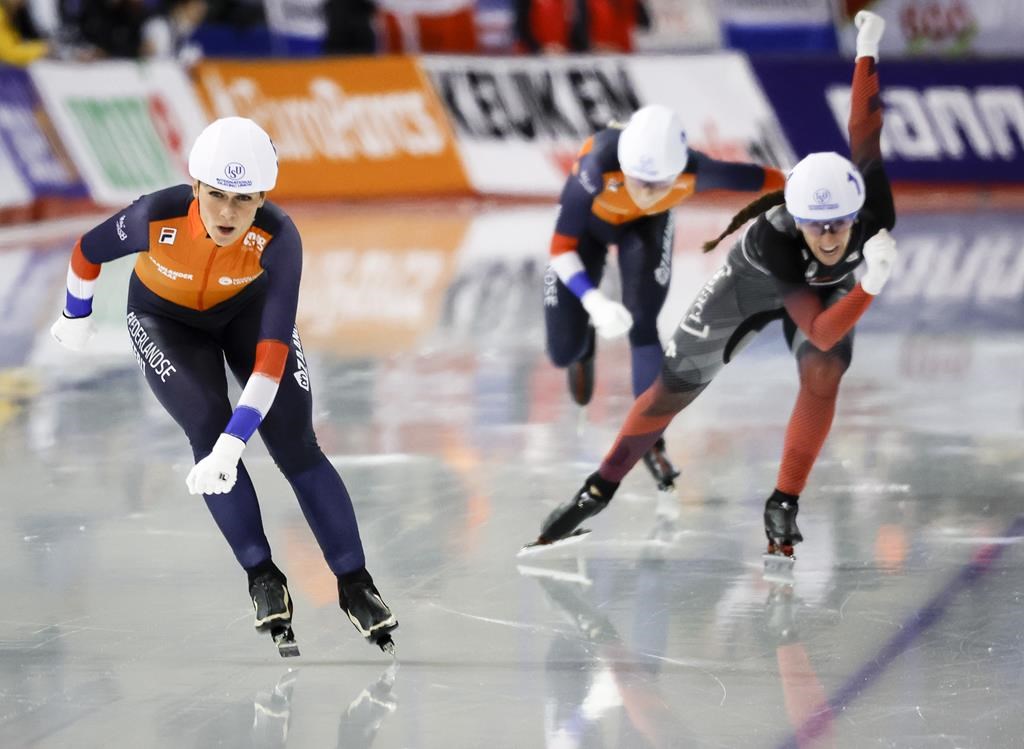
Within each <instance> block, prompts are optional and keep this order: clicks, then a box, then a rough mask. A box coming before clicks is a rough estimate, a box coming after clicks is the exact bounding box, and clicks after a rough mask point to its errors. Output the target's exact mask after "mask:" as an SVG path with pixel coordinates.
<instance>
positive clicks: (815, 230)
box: [793, 213, 857, 237]
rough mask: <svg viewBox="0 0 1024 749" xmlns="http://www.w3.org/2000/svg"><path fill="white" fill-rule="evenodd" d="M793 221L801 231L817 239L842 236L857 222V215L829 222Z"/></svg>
mask: <svg viewBox="0 0 1024 749" xmlns="http://www.w3.org/2000/svg"><path fill="white" fill-rule="evenodd" d="M793 220H794V221H796V225H797V226H799V227H800V228H801V229H806V230H807V231H809V232H810V233H811V234H812V235H813V236H815V237H821V236H824V235H825V234H841V233H842V232H844V231H846V230H847V229H849V228H850V227H851V226H853V222H854V221H856V220H857V214H856V213H851V214H850V215H849V216H840V217H839V218H834V219H830V220H829V221H814V220H810V219H803V218H794V219H793Z"/></svg>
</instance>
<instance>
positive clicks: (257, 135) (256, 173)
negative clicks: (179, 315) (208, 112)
mask: <svg viewBox="0 0 1024 749" xmlns="http://www.w3.org/2000/svg"><path fill="white" fill-rule="evenodd" d="M188 173H189V174H190V175H191V176H192V179H195V180H198V181H199V182H203V183H204V184H207V185H209V186H210V187H218V188H220V189H222V190H230V191H232V192H265V191H267V190H272V189H273V188H274V185H275V184H277V150H276V149H275V148H274V144H273V142H272V141H271V140H270V136H269V135H267V133H266V131H265V130H264V129H263V128H261V127H260V126H259V125H257V124H256V123H255V122H253V121H252V120H250V119H247V118H245V117H222V118H221V119H219V120H215V121H213V122H211V123H210V124H209V125H207V126H206V129H204V130H203V132H201V133H200V134H199V137H198V138H196V142H195V144H193V146H192V151H191V152H190V153H189V155H188Z"/></svg>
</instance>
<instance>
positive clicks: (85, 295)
mask: <svg viewBox="0 0 1024 749" xmlns="http://www.w3.org/2000/svg"><path fill="white" fill-rule="evenodd" d="M99 275H100V264H99V263H91V262H89V261H88V260H87V259H86V257H85V255H83V254H82V240H78V241H77V242H75V249H74V250H73V251H72V252H71V263H70V264H69V265H68V288H67V297H66V299H65V302H64V314H65V315H66V316H68V317H88V316H89V315H90V314H92V297H93V294H94V293H95V289H96V279H97V278H99Z"/></svg>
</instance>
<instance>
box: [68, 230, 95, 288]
mask: <svg viewBox="0 0 1024 749" xmlns="http://www.w3.org/2000/svg"><path fill="white" fill-rule="evenodd" d="M71 270H73V271H74V273H75V275H76V276H78V277H79V278H81V279H82V280H83V281H95V280H96V278H97V277H98V276H99V275H100V264H99V263H92V262H89V260H87V259H86V257H85V255H84V254H82V240H81V239H79V240H78V241H77V242H75V249H73V250H72V251H71Z"/></svg>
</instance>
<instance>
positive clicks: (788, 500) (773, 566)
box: [764, 489, 804, 573]
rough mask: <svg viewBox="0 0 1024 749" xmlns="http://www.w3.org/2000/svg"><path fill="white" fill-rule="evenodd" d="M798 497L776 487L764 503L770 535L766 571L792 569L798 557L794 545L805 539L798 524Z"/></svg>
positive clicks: (765, 526)
mask: <svg viewBox="0 0 1024 749" xmlns="http://www.w3.org/2000/svg"><path fill="white" fill-rule="evenodd" d="M797 500H798V497H797V496H795V495H793V494H785V493H784V492H780V491H779V490H778V489H776V490H775V491H774V492H773V493H772V496H770V497H769V498H768V500H767V501H766V502H765V503H764V532H765V535H766V536H767V537H768V551H767V552H766V553H765V556H764V560H765V571H766V572H773V571H775V572H782V573H785V572H787V571H791V570H792V567H793V562H794V561H796V557H795V556H794V554H793V547H794V546H796V544H798V543H800V542H801V541H803V540H804V537H803V535H802V534H801V533H800V529H799V528H798V527H797V525H796V514H797V511H798V510H799V509H800V508H799V506H798V504H797Z"/></svg>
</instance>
